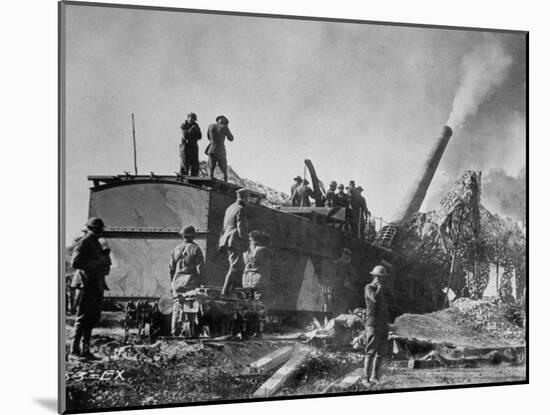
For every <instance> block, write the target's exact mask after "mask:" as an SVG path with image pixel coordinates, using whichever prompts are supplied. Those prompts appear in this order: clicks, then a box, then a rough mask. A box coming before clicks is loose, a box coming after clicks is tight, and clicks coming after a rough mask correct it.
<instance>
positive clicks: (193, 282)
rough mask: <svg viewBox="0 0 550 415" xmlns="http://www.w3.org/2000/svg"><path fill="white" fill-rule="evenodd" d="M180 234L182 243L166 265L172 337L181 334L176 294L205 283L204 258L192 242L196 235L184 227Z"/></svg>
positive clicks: (178, 303)
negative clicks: (203, 272)
mask: <svg viewBox="0 0 550 415" xmlns="http://www.w3.org/2000/svg"><path fill="white" fill-rule="evenodd" d="M180 234H181V235H182V236H183V242H182V243H181V244H180V245H178V246H177V247H176V248H175V249H174V250H173V251H172V255H171V256H170V264H169V265H168V270H169V273H170V282H171V286H172V295H173V296H174V308H173V311H172V336H179V334H180V332H181V324H180V323H181V311H182V310H181V306H180V302H179V300H178V294H179V293H185V292H187V291H190V290H193V289H195V288H197V287H200V286H201V285H203V284H204V283H205V281H204V276H203V274H202V272H201V271H202V267H203V266H204V256H203V254H202V251H201V249H200V248H199V246H198V245H197V244H196V243H195V242H193V240H194V239H195V236H196V234H197V232H196V231H195V228H194V227H193V226H186V227H185V228H183V229H182V230H181V232H180Z"/></svg>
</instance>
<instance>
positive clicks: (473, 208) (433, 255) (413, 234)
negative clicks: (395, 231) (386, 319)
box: [394, 171, 525, 314]
mask: <svg viewBox="0 0 550 415" xmlns="http://www.w3.org/2000/svg"><path fill="white" fill-rule="evenodd" d="M480 182H481V174H480V173H476V172H474V171H467V172H465V173H464V174H463V175H462V176H461V177H460V178H459V179H458V180H457V181H456V183H455V185H454V187H453V189H452V190H451V191H450V192H449V194H448V195H447V196H446V197H445V198H444V199H443V200H442V201H441V203H440V206H439V208H438V209H437V210H436V211H432V212H428V213H418V214H416V215H414V216H412V217H411V218H409V219H407V220H405V221H404V222H402V223H401V226H400V231H399V237H398V239H397V241H396V243H395V245H394V251H396V252H398V253H399V255H398V257H399V258H400V259H399V262H398V263H397V266H396V270H395V271H396V272H395V273H396V275H397V278H396V279H395V280H396V284H395V287H394V291H395V295H396V298H398V299H399V301H398V302H397V304H399V306H400V307H401V308H404V309H406V310H407V311H408V312H416V313H422V312H428V311H433V310H434V309H439V308H441V307H443V306H444V305H446V303H445V301H446V300H445V297H446V296H445V291H446V287H450V288H451V290H452V291H453V292H454V293H456V294H457V295H459V296H460V295H464V296H471V297H473V298H480V297H481V296H482V294H483V292H484V291H485V289H486V287H487V284H488V282H489V264H497V265H499V266H500V267H502V269H503V270H504V274H503V275H502V280H501V283H500V287H501V290H500V294H501V296H506V295H509V294H511V292H512V285H511V284H512V276H513V274H514V272H515V273H516V277H517V278H516V280H517V282H518V292H521V291H520V290H521V289H522V287H523V285H522V284H524V280H525V265H524V263H525V236H524V235H523V231H522V230H521V229H520V227H519V226H518V225H517V224H516V223H515V222H514V221H512V220H511V219H503V218H501V217H499V216H498V215H495V214H491V213H490V212H489V211H488V210H487V209H485V208H484V207H483V205H481V203H480V197H481V186H480ZM451 266H452V268H453V271H452V272H451ZM394 314H399V310H394Z"/></svg>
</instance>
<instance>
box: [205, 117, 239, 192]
mask: <svg viewBox="0 0 550 415" xmlns="http://www.w3.org/2000/svg"><path fill="white" fill-rule="evenodd" d="M226 138H227V139H228V140H229V141H233V134H231V131H230V130H229V120H228V119H227V117H226V116H224V115H218V116H217V117H216V124H211V125H210V126H209V127H208V140H209V141H210V143H208V146H207V147H206V150H205V151H204V152H205V154H207V155H208V166H209V168H210V178H211V179H213V178H214V170H215V169H216V165H219V166H220V169H221V171H222V173H223V180H224V181H225V182H226V181H227V155H226V151H225V139H226Z"/></svg>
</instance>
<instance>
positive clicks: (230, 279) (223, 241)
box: [219, 189, 249, 296]
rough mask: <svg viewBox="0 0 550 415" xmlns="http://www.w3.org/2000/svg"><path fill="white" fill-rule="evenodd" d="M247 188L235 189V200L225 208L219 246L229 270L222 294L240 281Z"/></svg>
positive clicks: (243, 249) (242, 266)
mask: <svg viewBox="0 0 550 415" xmlns="http://www.w3.org/2000/svg"><path fill="white" fill-rule="evenodd" d="M248 194H249V191H248V190H247V189H239V190H237V200H236V201H235V203H233V204H232V205H230V206H229V207H228V208H227V209H226V210H225V216H224V218H223V232H222V235H221V236H220V241H219V247H220V249H225V250H226V251H227V259H228V261H229V270H228V271H227V275H226V276H225V282H224V284H223V288H222V295H223V296H227V295H229V294H230V293H231V292H232V291H233V289H234V288H235V287H237V286H238V285H240V284H241V283H242V276H243V269H244V262H243V253H244V251H245V250H246V248H247V247H246V245H247V243H246V236H247V226H246V218H245V207H246V199H247V196H248Z"/></svg>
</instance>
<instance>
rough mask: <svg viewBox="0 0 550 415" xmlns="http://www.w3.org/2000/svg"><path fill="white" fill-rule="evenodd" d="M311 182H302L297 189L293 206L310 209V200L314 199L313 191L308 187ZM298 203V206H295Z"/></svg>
mask: <svg viewBox="0 0 550 415" xmlns="http://www.w3.org/2000/svg"><path fill="white" fill-rule="evenodd" d="M308 185H309V182H308V181H307V180H306V179H304V180H303V181H302V184H301V185H300V186H298V187H297V188H296V191H295V192H294V198H293V200H292V205H293V206H305V207H309V206H311V202H310V200H309V198H310V197H311V198H313V195H314V193H313V189H312V188H311V187H309V186H308ZM295 203H296V204H295Z"/></svg>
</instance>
